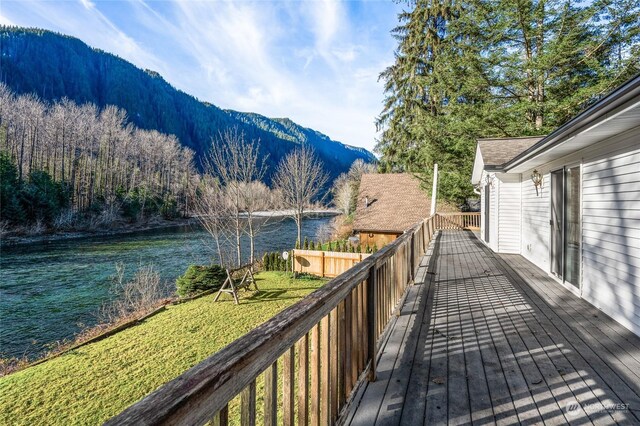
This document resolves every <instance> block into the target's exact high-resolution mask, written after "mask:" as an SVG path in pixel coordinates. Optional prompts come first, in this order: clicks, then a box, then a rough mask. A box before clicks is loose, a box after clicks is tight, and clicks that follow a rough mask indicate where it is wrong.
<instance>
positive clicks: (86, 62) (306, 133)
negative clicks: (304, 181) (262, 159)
mask: <svg viewBox="0 0 640 426" xmlns="http://www.w3.org/2000/svg"><path fill="white" fill-rule="evenodd" d="M0 55H1V56H0V81H2V82H4V83H5V84H7V85H8V86H9V87H10V88H11V89H12V90H13V91H15V92H16V93H35V94H37V95H38V96H39V97H40V98H42V99H44V100H48V101H54V100H58V99H60V98H62V97H67V98H69V99H71V100H74V101H75V102H78V103H85V102H92V103H95V104H96V105H98V106H99V107H103V106H105V105H116V106H118V107H120V108H123V109H125V110H126V111H127V113H128V115H129V119H130V120H131V122H133V123H134V124H135V125H136V126H138V127H141V128H144V129H156V130H158V131H160V132H163V133H170V134H174V135H176V136H177V137H178V138H179V139H180V141H181V143H182V144H183V145H185V146H188V147H190V148H191V149H193V150H194V151H195V152H196V155H197V157H201V156H202V155H203V154H204V153H206V152H207V150H208V149H209V146H210V144H211V137H212V136H213V137H215V136H216V135H217V134H218V132H219V131H221V130H224V129H225V128H228V127H232V126H238V127H239V128H240V129H241V130H243V131H244V132H245V134H246V136H247V137H248V139H249V140H252V139H259V140H260V145H261V151H262V153H263V154H265V155H266V154H268V155H269V158H268V163H269V166H270V173H272V172H273V171H274V170H275V167H276V165H277V163H278V162H279V160H280V159H281V158H282V157H283V156H284V155H286V154H287V153H288V152H289V151H290V150H292V149H293V148H294V147H295V146H296V145H297V144H300V143H308V144H310V145H312V146H313V147H314V149H315V150H316V152H317V153H318V155H319V156H320V158H321V159H322V160H323V161H324V163H325V167H326V169H327V171H328V172H329V173H330V174H331V176H332V177H335V176H337V175H338V174H340V173H341V172H344V171H346V170H347V169H348V168H349V166H350V165H351V163H352V162H353V161H355V160H356V159H358V158H361V159H363V160H365V161H374V157H373V154H371V153H370V152H369V151H367V150H365V149H362V148H356V147H352V146H349V145H345V144H342V143H340V142H336V141H333V140H331V139H330V138H329V137H328V136H326V135H324V134H322V133H320V132H317V131H315V130H312V129H308V128H305V127H302V126H300V125H298V124H296V123H294V122H293V121H291V120H289V119H287V118H277V119H271V118H267V117H264V116H262V115H259V114H254V113H242V112H237V111H231V110H223V109H220V108H218V107H216V106H215V105H212V104H210V103H207V102H201V101H199V100H198V99H196V98H195V97H193V96H191V95H188V94H186V93H184V92H181V91H179V90H177V89H175V88H174V87H172V86H171V85H170V84H169V83H167V82H166V81H165V80H164V79H163V78H162V77H161V76H160V75H159V74H158V73H156V72H153V71H149V70H141V69H139V68H137V67H135V66H134V65H133V64H131V63H129V62H127V61H125V60H123V59H121V58H119V57H117V56H115V55H112V54H110V53H106V52H104V51H101V50H98V49H93V48H91V47H89V46H87V45H86V44H85V43H83V42H82V41H80V40H78V39H76V38H73V37H69V36H64V35H60V34H56V33H53V32H50V31H45V30H37V29H24V28H15V27H0Z"/></svg>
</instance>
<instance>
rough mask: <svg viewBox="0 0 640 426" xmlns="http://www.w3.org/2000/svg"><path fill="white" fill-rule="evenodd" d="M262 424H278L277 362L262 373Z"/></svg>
mask: <svg viewBox="0 0 640 426" xmlns="http://www.w3.org/2000/svg"><path fill="white" fill-rule="evenodd" d="M264 424H265V426H276V425H277V424H278V362H277V361H276V362H274V363H273V364H272V365H271V367H269V368H267V370H266V371H265V373H264Z"/></svg>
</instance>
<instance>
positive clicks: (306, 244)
mask: <svg viewBox="0 0 640 426" xmlns="http://www.w3.org/2000/svg"><path fill="white" fill-rule="evenodd" d="M302 248H303V249H304V250H309V240H308V239H307V237H304V244H303V245H302Z"/></svg>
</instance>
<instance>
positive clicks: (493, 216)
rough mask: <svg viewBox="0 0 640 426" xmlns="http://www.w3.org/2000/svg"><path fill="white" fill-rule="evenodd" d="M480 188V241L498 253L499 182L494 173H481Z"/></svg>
mask: <svg viewBox="0 0 640 426" xmlns="http://www.w3.org/2000/svg"><path fill="white" fill-rule="evenodd" d="M487 176H489V179H490V182H491V188H490V190H489V242H487V240H486V238H485V235H486V234H485V225H486V222H485V217H486V211H485V200H486V197H487V192H486V188H485V184H486V177H487ZM481 182H482V186H481V188H480V239H481V240H482V241H483V242H484V243H485V244H487V245H488V246H489V247H490V248H491V249H492V250H494V251H496V252H497V251H498V208H497V206H498V199H499V198H498V193H499V191H500V181H499V180H498V179H496V178H495V174H494V173H489V174H487V173H486V172H483V173H482V179H481Z"/></svg>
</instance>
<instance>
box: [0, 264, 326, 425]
mask: <svg viewBox="0 0 640 426" xmlns="http://www.w3.org/2000/svg"><path fill="white" fill-rule="evenodd" d="M257 280H258V287H259V288H260V291H259V292H245V291H242V292H240V297H241V300H240V304H239V305H235V304H234V303H233V300H232V299H231V298H230V297H226V296H225V297H223V300H221V301H218V302H214V301H213V296H210V297H208V296H205V297H202V298H199V299H195V300H192V301H189V302H185V303H182V304H178V305H171V306H168V307H167V308H166V309H165V310H164V311H162V312H160V313H158V314H157V315H155V316H153V317H151V318H149V319H147V320H145V321H143V322H142V323H141V324H139V325H136V326H133V327H131V328H128V329H126V330H123V331H121V332H119V333H117V334H115V335H113V336H110V337H107V338H105V339H103V340H100V341H98V342H95V343H91V344H88V345H86V346H83V347H80V348H78V349H74V350H72V351H70V352H68V353H65V354H63V355H61V356H59V357H57V358H54V359H51V360H49V361H46V362H44V363H42V364H39V365H35V366H33V367H29V368H27V369H25V370H22V371H18V372H16V373H14V374H11V375H9V376H6V377H3V378H1V379H0V419H3V420H2V421H1V422H0V423H2V422H6V423H7V424H16V425H18V424H25V425H27V424H65V425H75V424H102V423H103V422H104V421H105V420H107V419H108V418H110V417H112V416H114V415H116V414H118V413H119V412H121V411H122V410H123V409H124V408H126V407H127V406H129V405H131V404H132V403H134V402H136V401H138V400H140V399H141V398H143V397H144V396H146V395H147V394H149V393H150V392H151V391H153V390H154V389H157V388H158V387H159V386H161V385H162V384H164V383H166V382H167V381H169V380H172V379H173V378H175V377H177V376H179V375H180V374H182V373H183V372H184V371H186V370H187V369H189V368H190V367H192V366H194V365H196V364H198V363H199V362H200V361H202V360H204V359H205V358H207V357H208V356H210V355H211V354H213V353H215V352H216V351H218V350H220V349H221V348H223V347H224V346H226V345H228V344H229V343H231V342H232V341H234V340H235V339H237V338H238V337H240V336H242V335H244V334H245V333H247V332H249V331H250V330H252V329H253V328H255V327H256V326H258V325H260V324H262V323H263V322H264V321H266V320H268V319H269V318H271V317H272V316H273V315H275V314H276V313H278V312H280V311H282V310H283V309H285V308H286V307H288V306H291V305H292V304H294V303H296V302H298V301H299V300H301V299H302V298H303V297H305V296H306V295H308V294H309V293H311V292H313V291H314V290H316V289H318V288H319V287H320V286H322V285H323V284H324V283H325V282H326V280H324V279H320V278H314V277H306V278H303V279H296V280H294V279H292V278H291V276H290V275H289V274H287V273H280V272H261V273H259V274H258V275H257ZM260 395H261V393H260ZM260 403H261V402H260V400H259V401H258V404H260ZM230 408H231V413H230V417H231V418H235V417H237V414H239V413H238V411H237V408H238V407H235V406H233V407H230Z"/></svg>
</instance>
